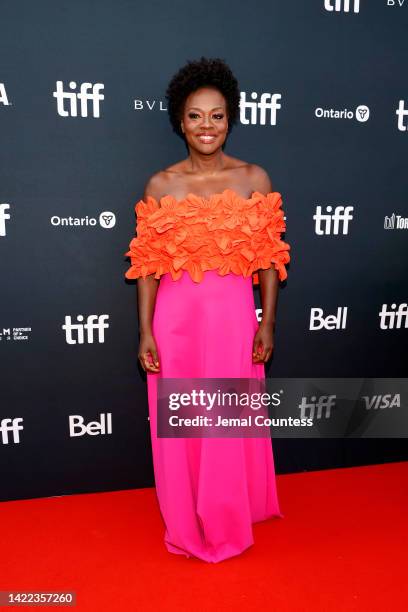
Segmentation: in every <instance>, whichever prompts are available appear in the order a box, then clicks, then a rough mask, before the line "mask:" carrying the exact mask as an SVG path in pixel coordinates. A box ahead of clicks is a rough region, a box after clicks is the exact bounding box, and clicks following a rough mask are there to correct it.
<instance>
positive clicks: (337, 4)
mask: <svg viewBox="0 0 408 612" xmlns="http://www.w3.org/2000/svg"><path fill="white" fill-rule="evenodd" d="M350 4H351V6H352V7H353V11H354V12H355V13H358V12H359V10H360V0H351V2H350V0H334V6H333V0H324V8H325V9H326V11H337V12H340V11H343V12H344V13H349V12H350Z"/></svg>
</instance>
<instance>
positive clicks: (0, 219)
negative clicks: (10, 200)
mask: <svg viewBox="0 0 408 612" xmlns="http://www.w3.org/2000/svg"><path fill="white" fill-rule="evenodd" d="M9 208H10V204H0V236H5V235H6V220H7V219H10V215H9V214H8V213H7V212H6V210H8V209H9Z"/></svg>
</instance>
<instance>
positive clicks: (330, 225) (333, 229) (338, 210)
mask: <svg viewBox="0 0 408 612" xmlns="http://www.w3.org/2000/svg"><path fill="white" fill-rule="evenodd" d="M332 210H333V207H332V206H326V211H327V213H328V214H324V213H322V207H321V206H316V214H314V215H313V219H314V220H315V232H316V234H318V235H319V236H323V235H329V234H333V235H334V236H337V235H338V234H339V233H340V232H339V230H340V227H341V229H342V232H341V233H342V234H348V229H349V222H350V221H351V220H352V218H353V215H352V214H351V213H352V211H353V210H354V207H353V206H336V207H335V208H334V212H332Z"/></svg>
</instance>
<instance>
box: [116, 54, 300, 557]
mask: <svg viewBox="0 0 408 612" xmlns="http://www.w3.org/2000/svg"><path fill="white" fill-rule="evenodd" d="M167 99H168V111H169V117H170V121H171V123H172V125H173V129H174V131H175V132H176V133H178V134H179V135H180V136H181V137H182V138H184V140H185V142H186V145H187V147H188V151H189V155H188V157H187V158H186V159H185V160H182V161H181V162H178V163H176V164H174V165H172V166H170V167H169V168H166V169H165V170H163V171H161V172H158V173H157V174H155V175H154V176H153V177H151V179H150V180H149V181H148V182H147V184H146V188H145V192H144V196H143V199H142V200H140V201H139V202H138V203H137V204H136V207H135V208H136V214H137V228H136V234H137V236H136V237H135V238H133V239H132V241H131V243H130V250H129V251H128V252H127V253H126V255H128V256H130V258H131V264H132V265H131V267H130V268H129V270H128V271H127V272H126V277H127V278H137V279H138V283H137V284H138V304H139V328H140V346H139V360H140V363H141V365H142V367H143V369H144V370H145V371H146V372H147V390H148V403H149V416H150V430H151V440H152V451H153V465H154V473H155V483H156V491H157V497H158V502H159V506H160V510H161V514H162V517H163V520H164V525H165V536H164V540H165V545H166V547H167V549H168V550H169V551H170V552H172V553H176V554H182V555H185V556H186V557H191V556H192V557H196V558H199V559H202V560H204V561H207V562H213V563H216V562H219V561H222V560H224V559H227V558H229V557H233V556H235V555H238V554H240V553H241V552H243V551H244V550H245V549H247V548H248V547H249V546H251V545H252V544H253V543H254V540H253V533H252V524H253V523H255V522H257V521H263V520H266V519H268V518H271V517H283V514H282V513H281V511H280V508H279V502H278V496H277V489H276V480H275V469H274V460H273V452H272V444H271V439H270V438H249V437H248V438H226V437H224V438H214V437H198V438H188V437H186V438H163V437H158V436H157V385H158V380H159V378H160V377H163V378H255V379H264V377H265V367H264V364H265V362H266V361H268V359H269V358H270V356H271V353H272V350H273V332H274V327H275V316H276V304H277V292H278V282H279V280H283V279H284V278H286V275H287V273H286V268H285V265H286V264H287V263H288V262H289V259H290V258H289V252H288V251H289V249H290V247H289V245H288V244H287V243H285V242H283V240H282V239H281V233H282V232H283V231H284V230H285V223H284V220H283V210H282V208H281V204H282V200H281V197H280V194H279V193H277V192H273V191H272V186H271V182H270V179H269V177H268V175H267V173H266V172H265V171H264V170H263V169H262V168H260V167H259V166H256V165H253V164H248V163H246V162H243V161H241V160H238V159H236V158H233V157H230V156H227V155H226V154H225V153H224V152H223V146H224V143H225V140H226V138H227V135H228V133H229V132H230V130H231V128H232V125H233V124H234V123H235V122H236V121H237V117H238V111H239V89H238V84H237V81H236V79H235V77H234V76H233V74H232V73H231V71H230V69H229V67H228V66H227V65H226V64H225V62H223V61H222V60H220V59H210V60H208V59H206V58H201V59H200V60H198V61H195V62H188V63H187V64H186V65H185V66H184V67H183V68H181V69H180V70H179V71H178V73H177V74H176V75H175V76H174V77H173V79H172V80H171V82H170V84H169V87H168V90H167ZM254 282H259V283H260V287H261V300H262V312H263V316H262V321H261V323H260V324H258V321H257V318H256V314H255V303H254V294H253V283H254Z"/></svg>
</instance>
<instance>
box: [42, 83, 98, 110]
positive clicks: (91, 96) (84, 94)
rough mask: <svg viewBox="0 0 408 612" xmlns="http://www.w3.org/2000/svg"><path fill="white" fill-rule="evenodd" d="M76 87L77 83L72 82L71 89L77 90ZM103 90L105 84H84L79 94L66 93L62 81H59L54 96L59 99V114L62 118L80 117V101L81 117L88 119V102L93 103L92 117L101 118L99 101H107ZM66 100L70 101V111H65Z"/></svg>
mask: <svg viewBox="0 0 408 612" xmlns="http://www.w3.org/2000/svg"><path fill="white" fill-rule="evenodd" d="M76 87H77V84H76V83H75V81H70V83H69V88H70V89H76ZM103 88H104V85H103V83H94V84H92V83H82V84H81V86H80V91H79V93H76V92H72V93H71V92H66V91H64V86H63V82H62V81H57V87H56V90H55V91H54V92H53V94H52V95H53V96H54V98H56V99H57V113H58V114H59V115H60V116H61V117H78V100H79V102H80V116H81V117H88V102H92V107H91V109H92V117H100V112H99V101H100V100H104V99H105V96H104V95H103V94H101V93H100V90H101V89H103ZM89 90H91V91H89ZM65 100H68V110H66V109H65Z"/></svg>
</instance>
